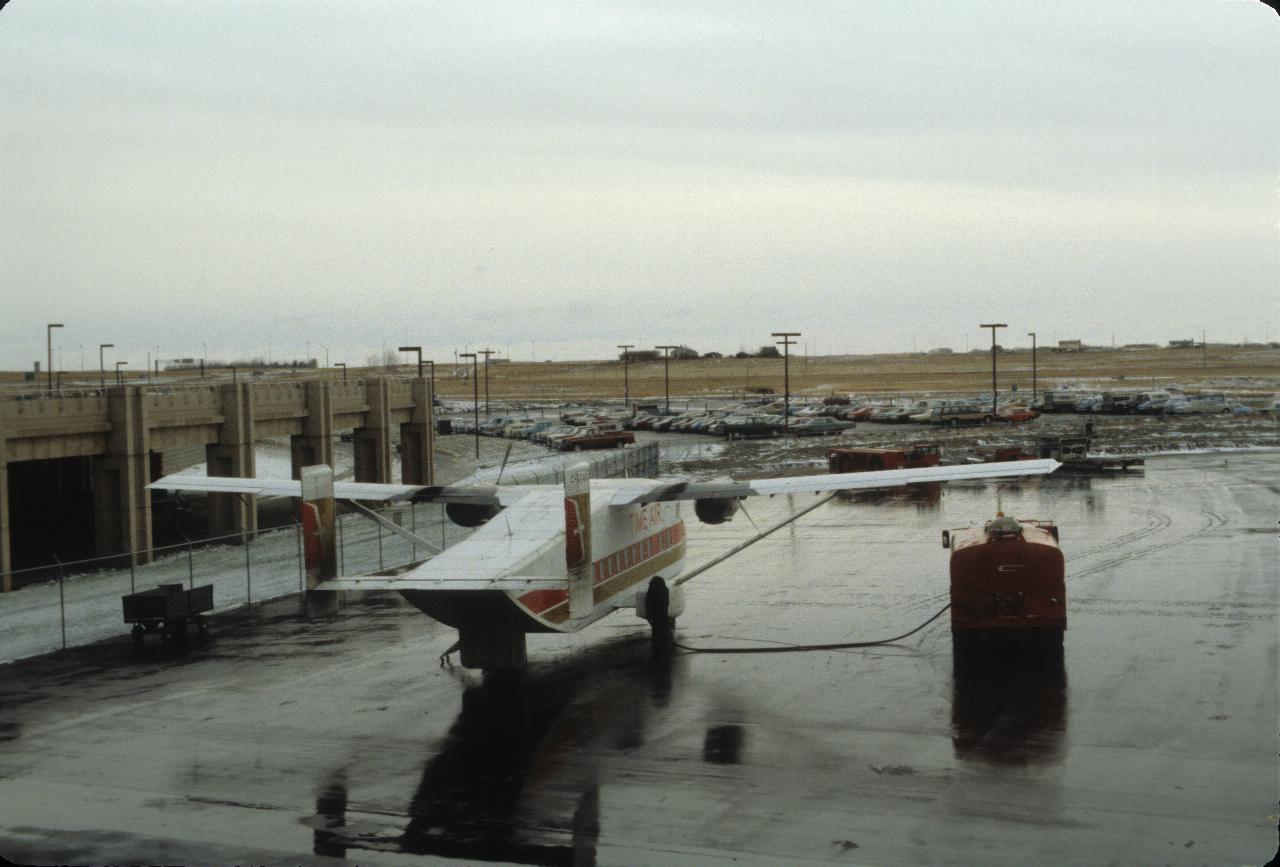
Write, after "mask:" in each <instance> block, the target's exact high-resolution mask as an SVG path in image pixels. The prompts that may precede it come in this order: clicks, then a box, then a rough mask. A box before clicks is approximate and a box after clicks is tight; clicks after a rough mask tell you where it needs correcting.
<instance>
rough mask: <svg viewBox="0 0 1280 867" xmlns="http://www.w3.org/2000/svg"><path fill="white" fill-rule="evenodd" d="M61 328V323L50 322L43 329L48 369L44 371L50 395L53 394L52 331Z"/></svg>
mask: <svg viewBox="0 0 1280 867" xmlns="http://www.w3.org/2000/svg"><path fill="white" fill-rule="evenodd" d="M61 327H62V323H61V322H50V323H49V324H48V326H46V327H45V343H46V344H47V347H46V348H47V349H48V350H49V369H48V370H46V371H45V373H46V374H48V377H49V393H50V394H52V393H53V329H55V328H61Z"/></svg>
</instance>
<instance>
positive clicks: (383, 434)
mask: <svg viewBox="0 0 1280 867" xmlns="http://www.w3.org/2000/svg"><path fill="white" fill-rule="evenodd" d="M365 390H366V392H367V394H368V397H367V398H366V399H367V401H368V405H369V409H368V410H367V411H366V412H365V424H364V427H358V428H356V429H355V430H354V431H353V432H352V443H351V444H352V448H353V450H354V453H355V454H354V457H355V478H356V481H357V482H380V483H387V482H390V481H391V391H390V381H389V380H387V379H386V378H385V377H381V376H378V377H370V378H369V379H366V380H365Z"/></svg>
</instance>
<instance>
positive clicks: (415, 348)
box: [400, 346, 422, 379]
mask: <svg viewBox="0 0 1280 867" xmlns="http://www.w3.org/2000/svg"><path fill="white" fill-rule="evenodd" d="M400 351H401V352H416V353H418V379H422V347H421V346H401V347H400Z"/></svg>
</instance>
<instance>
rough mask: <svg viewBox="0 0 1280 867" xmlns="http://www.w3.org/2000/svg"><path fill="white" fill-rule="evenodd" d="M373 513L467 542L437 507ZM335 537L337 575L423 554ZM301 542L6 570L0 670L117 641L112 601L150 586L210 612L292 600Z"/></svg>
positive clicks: (374, 530) (361, 526)
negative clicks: (189, 591) (191, 592)
mask: <svg viewBox="0 0 1280 867" xmlns="http://www.w3.org/2000/svg"><path fill="white" fill-rule="evenodd" d="M378 514H380V515H381V516H382V517H383V518H386V519H388V520H390V521H392V522H394V523H398V524H400V525H401V526H403V527H404V528H405V529H407V530H410V531H411V532H413V533H414V534H416V535H418V536H420V537H421V538H423V539H426V540H427V541H430V542H431V543H432V544H435V545H439V546H441V547H446V548H447V547H450V546H452V545H454V544H456V543H457V542H459V541H461V540H462V539H463V538H465V537H466V536H468V535H469V534H470V533H471V531H470V530H469V529H465V528H462V527H458V526H456V525H454V524H453V523H452V522H450V521H449V520H448V519H447V518H446V517H445V515H444V510H443V507H441V506H437V505H431V504H409V503H404V504H397V505H394V506H390V507H388V508H385V509H381V510H378ZM337 531H338V538H337V545H338V570H339V574H346V575H359V574H368V573H371V572H376V571H380V570H384V569H391V568H395V567H401V566H406V565H408V564H410V563H415V562H418V561H420V560H422V559H425V558H426V556H427V555H428V551H426V550H425V549H424V548H423V547H422V546H420V545H417V544H416V543H414V542H412V541H411V540H409V539H406V538H404V537H403V536H400V535H398V534H396V533H393V532H391V531H389V530H386V529H384V528H383V527H382V525H380V524H378V523H376V522H374V521H371V520H368V519H367V518H365V517H364V516H361V515H358V514H354V513H349V514H343V515H340V516H339V518H338V521H337ZM302 543H303V539H302V528H301V526H300V525H299V524H287V525H284V526H280V527H272V528H270V529H265V530H259V531H257V532H251V533H233V534H229V535H225V536H218V537H214V538H201V539H196V540H189V541H186V542H183V543H180V544H176V545H165V546H157V547H155V548H152V549H151V550H150V551H148V552H147V554H149V555H150V556H149V558H148V557H140V558H134V557H133V556H131V555H130V554H129V553H127V552H125V553H120V554H113V555H109V556H105V557H93V558H89V559H84V560H72V561H66V562H61V561H59V562H56V563H55V564H54V565H52V566H50V565H45V566H40V567H35V568H31V569H22V570H14V571H13V573H12V575H13V577H14V583H15V585H16V586H20V587H21V589H18V590H14V591H13V592H10V593H5V594H0V663H2V662H6V661H12V660H14V659H22V658H25V657H28V656H35V655H38V654H41V653H48V652H50V651H54V650H58V649H62V648H66V647H72V646H76V645H80V644H88V643H90V642H93V641H99V640H101V639H103V638H109V637H112V636H117V635H122V634H124V633H125V631H126V630H127V627H126V626H125V625H124V620H123V616H122V611H121V603H120V598H121V597H122V596H124V595H125V594H127V593H134V592H138V591H140V590H148V589H151V588H153V587H155V586H157V585H159V584H183V585H185V586H187V587H188V588H191V587H196V586H201V585H205V584H212V585H213V594H214V595H213V598H214V606H215V610H216V611H221V610H227V609H231V608H239V607H241V606H249V607H252V606H253V605H254V604H256V603H260V602H264V601H266V600H269V599H276V598H280V597H282V596H288V595H291V594H295V593H299V592H301V591H302V590H304V589H305V586H306V570H305V564H304V562H303V544H302ZM135 559H137V560H148V559H149V562H142V563H139V562H135ZM51 572H54V574H52V575H51V574H50V573H51ZM35 577H38V580H36V581H33V582H31V583H26V582H27V581H30V579H31V578H35ZM24 583H26V586H21V585H22V584H24Z"/></svg>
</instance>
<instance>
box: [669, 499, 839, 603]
mask: <svg viewBox="0 0 1280 867" xmlns="http://www.w3.org/2000/svg"><path fill="white" fill-rule="evenodd" d="M834 496H835V494H827V495H826V496H825V497H823V498H822V499H821V500H818V502H816V503H814V504H813V505H811V506H806V507H805V508H803V509H801V510H800V511H798V512H796V513H795V514H794V515H791V516H790V517H788V518H786V519H785V520H783V521H780V522H779V523H777V524H774V525H773V526H772V527H770V528H769V529H767V530H765V531H764V532H763V533H759V534H757V535H755V536H752V537H751V538H750V539H748V540H747V541H745V542H739V543H738V544H737V545H734V546H733V547H732V548H730V549H729V550H728V551H726V552H724V553H723V554H721V555H720V556H719V557H713V558H711V559H710V560H708V561H707V562H705V563H703V564H702V565H701V566H699V567H698V568H697V569H694V570H693V571H692V572H686V573H684V574H683V575H681V576H680V577H679V578H678V579H677V580H676V581H675V582H674V583H673V584H672V586H673V587H679V586H680V585H681V584H683V583H684V582H686V581H688V580H689V579H691V578H697V577H698V576H699V575H701V574H702V573H703V572H706V571H707V570H708V569H710V568H711V567H712V566H718V565H720V564H721V563H723V562H724V561H725V560H728V559H729V558H730V557H732V556H733V555H734V554H738V553H740V552H742V551H743V550H745V549H746V548H749V547H751V546H752V545H754V544H755V543H756V542H759V541H760V540H761V539H763V538H764V537H765V536H768V535H769V534H770V533H774V532H776V531H778V530H781V529H782V528H783V527H785V526H787V525H788V524H790V523H792V522H793V521H797V520H799V519H800V518H803V517H804V516H805V515H807V514H809V513H810V512H812V511H813V510H814V509H816V508H818V507H819V506H821V505H822V504H823V503H826V502H829V501H830V500H831V498H832V497H834ZM747 517H748V518H749V517H750V515H748V516H747ZM752 524H753V525H754V524H755V522H754V521H752Z"/></svg>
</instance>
